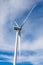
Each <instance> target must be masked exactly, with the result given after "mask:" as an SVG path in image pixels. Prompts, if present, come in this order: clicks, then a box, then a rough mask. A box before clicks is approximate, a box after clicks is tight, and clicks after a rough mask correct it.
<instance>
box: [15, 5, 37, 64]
mask: <svg viewBox="0 0 43 65" xmlns="http://www.w3.org/2000/svg"><path fill="white" fill-rule="evenodd" d="M35 7H36V4H35V5H34V6H33V7H32V8H31V11H30V12H29V14H28V15H27V17H26V18H25V20H24V21H23V23H22V25H21V26H19V25H18V24H17V22H15V24H16V26H14V30H16V43H15V54H14V65H16V61H17V51H18V45H19V44H20V37H21V30H22V28H23V26H24V24H25V23H26V22H27V19H28V17H29V16H30V15H31V13H32V11H33V9H34V8H35ZM19 50H20V49H19Z"/></svg>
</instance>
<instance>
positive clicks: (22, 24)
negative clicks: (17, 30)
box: [21, 4, 37, 28]
mask: <svg viewBox="0 0 43 65" xmlns="http://www.w3.org/2000/svg"><path fill="white" fill-rule="evenodd" d="M36 5H37V4H35V5H33V7H32V9H31V11H30V12H29V14H28V15H27V17H26V18H25V20H24V21H23V23H22V25H21V28H22V27H23V26H24V24H25V23H26V22H27V19H28V17H29V16H30V15H31V13H32V11H33V9H34V8H35V7H36Z"/></svg>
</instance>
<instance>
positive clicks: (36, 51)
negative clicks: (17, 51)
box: [0, 0, 43, 65]
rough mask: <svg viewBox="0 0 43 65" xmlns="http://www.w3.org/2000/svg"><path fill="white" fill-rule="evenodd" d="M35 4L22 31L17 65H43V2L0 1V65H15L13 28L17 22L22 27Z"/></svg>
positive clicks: (25, 0)
mask: <svg viewBox="0 0 43 65" xmlns="http://www.w3.org/2000/svg"><path fill="white" fill-rule="evenodd" d="M35 4H36V6H35V8H34V9H33V11H32V13H31V15H30V16H29V17H28V19H27V20H26V23H25V25H24V27H23V29H22V31H21V43H20V52H21V55H20V56H17V65H43V0H38V1H37V0H0V65H8V64H9V65H13V61H14V51H15V49H14V48H15V36H16V31H14V30H13V29H12V27H13V26H14V25H15V24H14V22H15V21H17V23H18V24H19V25H21V24H22V22H23V21H24V20H25V18H26V16H27V15H28V13H29V12H30V10H31V8H32V7H33V5H35Z"/></svg>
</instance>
